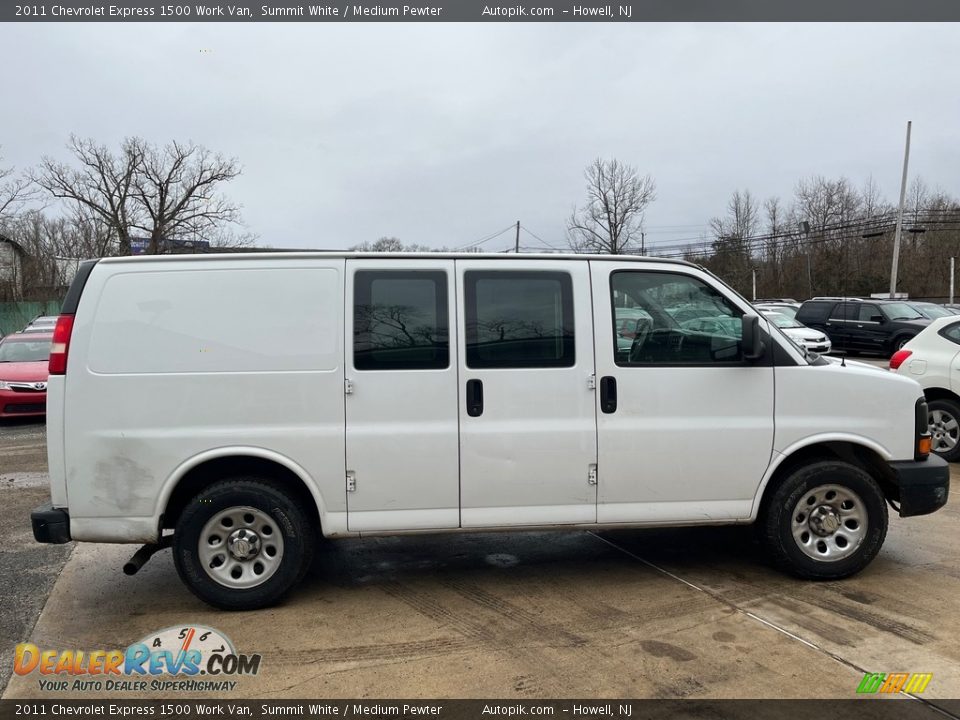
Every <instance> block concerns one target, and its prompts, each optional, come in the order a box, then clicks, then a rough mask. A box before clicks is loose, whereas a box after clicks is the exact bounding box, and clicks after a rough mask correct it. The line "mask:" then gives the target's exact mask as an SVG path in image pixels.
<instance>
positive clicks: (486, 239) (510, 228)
mask: <svg viewBox="0 0 960 720" xmlns="http://www.w3.org/2000/svg"><path fill="white" fill-rule="evenodd" d="M515 227H516V224H515V223H510V224H509V225H507V226H506V227H505V228H504V229H503V230H500V231H499V232H495V233H493V235H488V236H487V237H485V238H481V239H479V240H476V241H475V242H472V243H469V244H467V245H464V246H462V247H458V248H454V250H457V251H460V250H469V249H470V248H475V247H477V246H478V245H483V244H484V243H485V242H489V241H490V240H493V239H494V238H498V237H500V236H501V235H503V234H504V233H505V232H507V231H508V230H513V229H514V228H515Z"/></svg>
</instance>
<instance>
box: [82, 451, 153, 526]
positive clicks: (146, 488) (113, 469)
mask: <svg viewBox="0 0 960 720" xmlns="http://www.w3.org/2000/svg"><path fill="white" fill-rule="evenodd" d="M92 485H93V496H94V499H95V500H96V501H97V502H98V503H102V504H103V505H105V506H106V507H114V508H116V509H117V510H118V511H119V512H120V513H121V514H126V515H150V514H151V513H153V509H154V502H155V500H156V494H157V488H155V487H154V479H153V473H152V472H151V471H150V469H149V468H147V467H145V466H144V465H141V464H140V463H138V462H137V461H135V460H133V459H131V458H130V457H129V455H128V454H116V455H113V456H111V457H108V458H107V459H105V460H100V461H98V462H97V464H96V465H95V466H94V471H93V482H92Z"/></svg>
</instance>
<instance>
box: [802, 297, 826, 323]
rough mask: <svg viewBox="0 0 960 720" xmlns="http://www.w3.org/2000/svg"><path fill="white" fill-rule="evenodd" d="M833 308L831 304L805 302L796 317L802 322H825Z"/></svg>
mask: <svg viewBox="0 0 960 720" xmlns="http://www.w3.org/2000/svg"><path fill="white" fill-rule="evenodd" d="M832 307H833V304H832V303H829V302H809V301H808V302H805V303H803V305H801V306H800V309H799V310H797V313H796V316H797V319H798V320H799V321H800V322H823V321H824V320H826V319H827V314H828V313H829V311H830V310H831V308H832Z"/></svg>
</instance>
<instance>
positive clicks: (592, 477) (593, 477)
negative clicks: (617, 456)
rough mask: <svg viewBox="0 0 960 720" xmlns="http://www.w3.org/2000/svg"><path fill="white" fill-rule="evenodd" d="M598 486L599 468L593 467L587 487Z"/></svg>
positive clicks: (588, 474) (591, 467) (588, 477)
mask: <svg viewBox="0 0 960 720" xmlns="http://www.w3.org/2000/svg"><path fill="white" fill-rule="evenodd" d="M596 484H597V466H596V465H591V466H590V472H588V473H587V485H596Z"/></svg>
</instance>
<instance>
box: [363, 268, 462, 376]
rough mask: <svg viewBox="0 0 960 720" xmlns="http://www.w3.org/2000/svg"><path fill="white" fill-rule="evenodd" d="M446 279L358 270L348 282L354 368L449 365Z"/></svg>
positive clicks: (440, 275) (436, 275) (438, 274)
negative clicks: (351, 285) (351, 289)
mask: <svg viewBox="0 0 960 720" xmlns="http://www.w3.org/2000/svg"><path fill="white" fill-rule="evenodd" d="M447 315H448V313H447V275H446V273H444V272H440V271H433V270H422V271H392V270H360V271H358V272H357V274H356V275H355V276H354V281H353V366H354V367H355V368H356V369H357V370H436V369H441V368H445V367H447V366H448V365H449V364H450V338H449V329H448V325H449V322H448V317H447Z"/></svg>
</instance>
